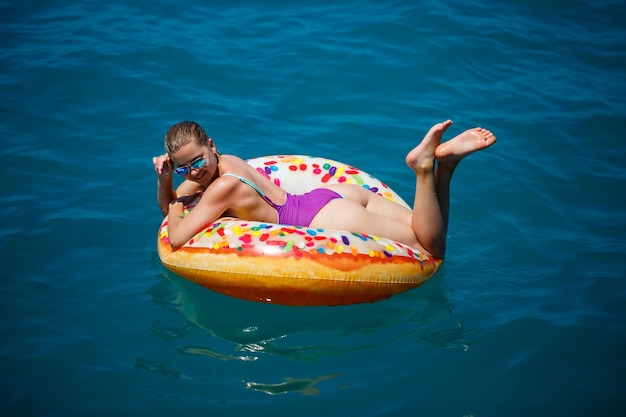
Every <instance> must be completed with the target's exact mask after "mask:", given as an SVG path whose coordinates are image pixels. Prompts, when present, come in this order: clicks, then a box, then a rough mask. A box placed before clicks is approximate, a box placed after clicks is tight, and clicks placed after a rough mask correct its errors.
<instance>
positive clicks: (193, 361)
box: [0, 0, 626, 417]
mask: <svg viewBox="0 0 626 417" xmlns="http://www.w3.org/2000/svg"><path fill="white" fill-rule="evenodd" d="M624 22H626V5H625V4H624V3H623V2H621V1H611V0H600V1H592V0H574V1H569V2H565V1H555V2H545V1H543V2H542V1H534V0H523V1H522V0H505V1H499V2H493V1H486V0H476V1H467V0H465V1H460V0H443V1H430V0H426V1H415V0H413V1H407V0H392V1H388V2H376V1H354V0H346V1H332V2H331V1H318V2H278V1H271V0H259V1H243V0H234V1H228V2H226V1H196V0H191V1H188V2H184V3H180V2H175V1H164V2H157V3H155V2H147V1H140V0H128V1H117V0H113V1H109V2H99V1H93V0H84V1H79V2H66V1H52V0H50V1H28V0H27V1H21V2H16V1H14V2H11V1H8V2H7V1H5V2H2V3H0V30H1V32H0V57H1V62H2V70H1V71H0V98H1V100H0V115H1V117H0V137H2V147H1V148H0V162H1V164H0V174H1V177H2V179H3V180H2V185H1V190H2V192H1V193H0V203H1V204H0V219H1V220H0V231H1V236H2V239H1V240H0V261H1V263H2V271H3V272H2V273H1V274H0V277H1V280H0V291H1V294H2V303H1V304H0V306H1V307H0V308H1V310H0V311H1V313H0V336H1V338H2V339H1V344H0V366H1V368H0V371H1V372H0V373H1V377H0V381H1V382H2V385H1V387H2V390H1V392H2V393H1V394H0V395H1V401H0V414H1V415H3V416H85V415H90V416H91V415H93V416H97V415H103V416H104V415H106V416H110V415H133V416H135V415H151V416H159V415H189V416H196V415H211V416H239V415H255V416H274V415H298V416H320V415H327V416H363V417H366V416H386V415H389V416H458V417H462V416H479V415H480V416H557V415H559V416H560V415H567V416H583V415H615V416H622V415H625V413H626V400H625V399H624V393H625V392H626V359H625V357H624V352H625V351H626V284H625V282H624V279H625V278H626V267H624V255H625V254H626V244H625V243H624V238H625V237H626V215H625V214H626V211H625V208H626V204H625V203H626V194H625V190H626V163H625V162H624V161H625V160H626V144H625V142H624V139H623V135H624V132H625V131H626V95H625V92H626V76H625V74H626V47H625V44H624V40H625V39H626V24H625V23H624ZM447 118H451V119H453V120H454V122H455V124H454V125H453V126H452V127H451V128H450V132H451V133H450V134H449V135H447V136H446V137H450V136H452V135H454V134H457V133H459V132H461V131H463V130H464V129H467V128H469V127H473V126H484V127H487V128H489V129H490V130H492V131H493V132H494V133H495V134H496V135H497V137H498V142H497V143H496V145H495V146H494V147H492V148H490V149H488V150H486V151H484V152H480V153H478V154H476V155H472V156H471V157H469V158H468V159H467V160H465V161H463V163H462V164H461V165H460V167H459V169H458V171H457V173H456V174H455V178H454V180H453V186H452V201H451V204H452V208H451V220H450V230H449V235H448V239H449V243H448V252H447V257H446V262H445V264H444V267H443V268H442V269H441V270H440V272H438V273H437V275H435V276H434V277H433V278H431V279H430V280H429V281H428V282H427V283H426V284H424V285H422V286H421V287H419V288H417V289H414V290H411V291H408V292H406V293H403V294H400V295H398V296H394V297H392V298H390V299H388V300H384V301H381V302H378V303H375V304H361V305H352V306H341V307H304V308H298V307H286V306H278V305H267V304H258V303H252V302H247V301H242V300H238V299H233V298H229V297H226V296H223V295H220V294H216V293H213V292H211V291H209V290H206V289H204V288H201V287H198V286H196V285H194V284H192V283H190V282H188V281H186V280H184V279H183V278H181V277H178V276H176V275H175V274H172V273H170V272H168V271H167V270H165V269H164V267H163V266H162V265H161V263H160V261H159V258H158V255H157V253H156V233H157V228H158V225H159V223H160V221H161V217H160V212H159V210H158V208H157V205H156V201H155V196H156V178H155V175H154V172H153V168H152V164H151V157H152V156H154V155H157V154H160V153H162V152H163V149H162V138H163V135H164V133H165V131H166V130H167V128H168V127H169V126H170V125H171V124H173V123H175V122H177V121H179V120H182V119H191V120H197V121H198V122H200V123H201V124H202V125H203V126H204V127H205V128H206V129H207V130H208V132H209V133H210V134H211V135H212V137H213V138H214V139H215V140H216V142H217V143H218V146H219V148H220V150H221V151H222V152H225V153H234V154H237V155H239V156H242V157H244V158H248V157H253V156H259V155H270V154H277V153H282V154H289V153H305V154H312V155H321V156H328V157H332V158H334V159H337V160H341V161H345V162H347V163H350V164H352V165H354V166H357V167H359V168H362V169H365V170H367V171H368V172H370V173H371V174H373V175H375V176H377V177H378V178H380V179H382V180H383V181H385V182H387V183H388V184H389V185H390V186H391V187H392V188H394V189H395V190H396V191H398V192H399V193H400V194H401V195H402V196H403V197H404V198H405V199H406V200H411V199H412V192H413V188H414V183H413V176H412V175H411V173H410V171H409V170H408V168H406V166H405V165H404V162H403V161H404V156H405V154H406V152H407V151H408V150H410V149H411V148H412V147H413V146H415V144H416V143H418V141H419V140H420V138H421V137H422V135H423V134H424V132H425V131H426V130H427V129H428V127H429V126H430V125H432V124H434V123H436V122H438V121H441V120H444V119H447Z"/></svg>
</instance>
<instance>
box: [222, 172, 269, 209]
mask: <svg viewBox="0 0 626 417" xmlns="http://www.w3.org/2000/svg"><path fill="white" fill-rule="evenodd" d="M222 176H223V177H233V178H237V179H238V180H239V181H241V182H243V183H244V184H246V185H249V186H250V187H252V188H253V189H254V191H256V192H257V193H259V195H260V196H261V197H262V198H263V199H264V200H265V201H267V202H268V203H269V204H270V205H271V206H272V207H274V208H276V204H274V202H273V201H272V200H270V198H269V197H268V196H266V195H265V193H264V192H263V190H261V189H260V188H259V186H258V185H256V184H255V183H253V182H252V181H250V180H249V179H247V178H245V177H242V176H241V175H237V174H231V173H228V172H227V173H225V174H222Z"/></svg>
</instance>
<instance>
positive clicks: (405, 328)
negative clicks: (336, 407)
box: [135, 271, 473, 395]
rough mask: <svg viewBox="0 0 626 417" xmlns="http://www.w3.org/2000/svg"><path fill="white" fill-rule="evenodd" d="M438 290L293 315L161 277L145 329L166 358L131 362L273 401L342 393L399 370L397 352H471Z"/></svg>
mask: <svg viewBox="0 0 626 417" xmlns="http://www.w3.org/2000/svg"><path fill="white" fill-rule="evenodd" d="M444 289H445V287H444V281H443V280H438V279H436V278H435V279H434V280H430V281H429V282H427V283H426V284H425V285H423V286H421V287H420V288H418V289H416V290H413V291H409V292H407V293H404V294H399V295H396V296H394V297H392V298H391V299H388V300H383V301H380V302H378V303H374V304H360V305H349V306H336V307H292V306H280V305H271V304H262V303H255V302H250V301H244V300H239V299H235V298H231V297H227V296H224V295H222V294H218V293H215V292H213V291H209V290H207V289H204V288H202V287H200V286H198V285H196V284H194V283H192V282H189V281H187V280H185V279H183V278H181V277H179V276H177V275H175V274H173V273H170V272H169V271H163V272H162V273H161V274H160V275H158V280H157V282H156V283H155V284H154V285H153V287H152V288H151V289H150V291H149V293H150V295H151V296H152V301H153V302H154V303H155V304H156V305H158V306H160V307H161V308H162V310H163V312H164V313H165V314H163V315H159V316H157V317H156V318H155V320H154V321H153V322H152V323H151V326H150V328H149V329H148V330H149V332H150V333H151V334H153V335H154V336H155V337H158V338H160V339H161V340H162V341H163V342H164V346H165V347H166V350H165V353H164V352H160V353H158V355H165V356H166V357H167V359H166V360H163V359H160V360H158V359H157V360H154V359H151V360H146V359H137V360H136V364H135V368H136V369H137V370H139V371H151V372H158V373H160V374H161V375H163V376H166V377H172V378H178V379H187V378H193V379H196V380H203V381H209V382H210V383H211V384H217V386H218V387H219V389H225V387H230V388H229V389H231V390H232V389H236V388H235V387H240V388H243V387H245V388H246V389H249V390H253V391H259V392H264V393H267V394H271V395H275V394H283V393H288V392H292V393H298V394H302V395H316V394H317V393H319V392H320V382H323V381H328V380H331V379H337V380H338V381H337V383H336V384H334V385H333V387H334V388H340V387H348V388H350V387H352V386H353V385H354V384H355V383H357V382H358V381H360V380H361V379H362V378H367V377H368V376H371V375H380V374H386V375H389V374H394V373H397V372H402V370H403V369H405V366H406V365H405V364H403V363H401V362H398V359H397V358H398V357H401V356H398V354H399V353H398V352H400V351H406V350H409V351H410V352H412V353H411V355H415V354H416V353H415V352H420V353H417V354H418V355H423V356H422V357H419V358H416V359H417V361H426V360H427V357H428V355H429V354H431V353H432V348H433V347H434V348H435V351H436V350H438V349H448V348H453V349H458V350H460V351H464V350H467V349H468V348H469V347H470V345H471V338H472V337H473V335H472V334H471V332H468V331H467V330H466V329H465V328H464V326H463V325H462V324H461V323H458V322H457V321H456V319H455V317H454V314H453V313H452V306H451V305H450V302H449V300H448V299H447V298H446V296H445V291H444ZM181 313H182V314H181ZM168 346H171V347H168ZM172 347H173V349H174V354H173V355H172ZM168 352H169V353H168ZM424 354H425V355H424ZM411 357H413V356H411ZM417 361H416V360H415V359H414V360H413V363H412V366H419V365H418V364H417Z"/></svg>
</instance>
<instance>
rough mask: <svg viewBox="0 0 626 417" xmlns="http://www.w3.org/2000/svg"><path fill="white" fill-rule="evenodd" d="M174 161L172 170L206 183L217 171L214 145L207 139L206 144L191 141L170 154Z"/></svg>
mask: <svg viewBox="0 0 626 417" xmlns="http://www.w3.org/2000/svg"><path fill="white" fill-rule="evenodd" d="M170 158H172V162H174V167H175V168H174V172H176V173H177V174H179V175H182V176H183V177H185V179H188V180H191V181H194V182H197V183H198V184H201V185H208V184H209V183H210V182H211V180H212V179H213V178H214V177H215V174H216V173H217V163H218V161H217V157H216V150H215V145H214V144H213V141H212V140H209V144H208V145H198V144H197V143H196V142H194V141H192V142H190V143H188V144H187V145H185V146H183V147H181V148H180V149H179V150H178V151H176V152H175V153H174V154H172V155H170Z"/></svg>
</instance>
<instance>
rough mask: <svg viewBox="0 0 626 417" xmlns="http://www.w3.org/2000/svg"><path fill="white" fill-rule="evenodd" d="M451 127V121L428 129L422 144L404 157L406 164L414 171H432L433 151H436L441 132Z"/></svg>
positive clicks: (433, 162)
mask: <svg viewBox="0 0 626 417" xmlns="http://www.w3.org/2000/svg"><path fill="white" fill-rule="evenodd" d="M450 125H452V120H446V121H445V122H441V123H437V124H436V125H434V126H433V127H431V128H430V130H429V131H428V133H426V136H424V139H422V142H421V143H420V144H419V145H417V146H416V147H415V148H413V150H411V152H409V153H408V155H407V156H406V163H407V165H408V166H410V167H411V168H412V169H413V170H414V171H417V170H418V169H424V168H426V169H432V168H433V166H434V164H435V149H438V148H437V147H438V146H439V143H440V142H441V137H442V136H443V132H445V131H446V129H447V128H449V127H450Z"/></svg>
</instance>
